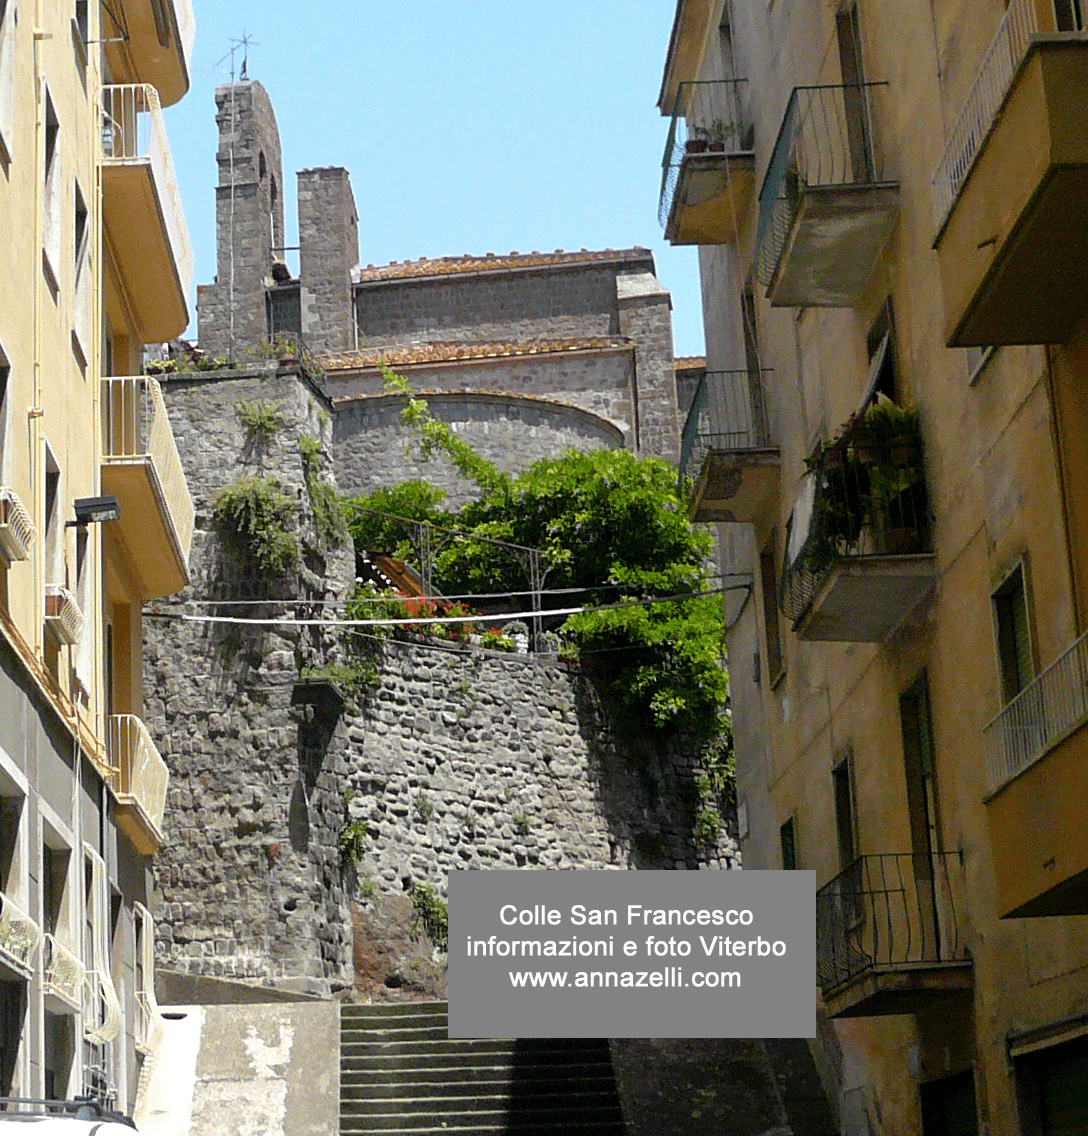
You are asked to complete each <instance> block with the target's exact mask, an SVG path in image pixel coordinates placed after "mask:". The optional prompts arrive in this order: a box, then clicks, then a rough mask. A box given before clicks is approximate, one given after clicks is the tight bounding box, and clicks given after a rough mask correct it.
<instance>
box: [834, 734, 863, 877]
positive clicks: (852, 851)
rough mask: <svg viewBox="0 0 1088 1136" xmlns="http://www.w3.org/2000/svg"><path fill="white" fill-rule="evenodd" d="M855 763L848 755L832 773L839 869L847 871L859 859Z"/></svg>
mask: <svg viewBox="0 0 1088 1136" xmlns="http://www.w3.org/2000/svg"><path fill="white" fill-rule="evenodd" d="M852 765H853V761H852V759H851V757H850V754H847V755H846V756H845V757H844V758H843V759H842V761H840V762H839V764H838V765H837V766H836V767H835V768H834V769H833V770H832V771H831V784H832V789H833V792H834V796H835V830H836V834H837V836H838V844H839V867H840V868H843V869H846V868H848V867H849V866H850V865H851V864H852V863H853V862H854V861H855V860H856V859H857V858H858V841H857V827H856V823H855V819H854V777H853V770H852V768H851V766H852Z"/></svg>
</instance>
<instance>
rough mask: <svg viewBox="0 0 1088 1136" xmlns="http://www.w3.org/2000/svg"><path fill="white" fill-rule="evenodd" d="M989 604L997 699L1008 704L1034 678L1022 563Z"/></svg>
mask: <svg viewBox="0 0 1088 1136" xmlns="http://www.w3.org/2000/svg"><path fill="white" fill-rule="evenodd" d="M993 602H994V625H995V630H996V634H997V658H998V666H999V668H1000V672H1001V700H1002V702H1010V701H1011V700H1012V699H1013V698H1015V697H1016V696H1017V695H1018V694H1019V693H1020V691H1021V690H1023V689H1024V687H1025V686H1027V685H1028V683H1029V682H1031V680H1032V678H1033V677H1034V675H1035V667H1034V663H1033V660H1032V652H1031V630H1030V627H1029V624H1028V604H1027V592H1026V589H1025V587H1024V566H1023V564H1018V565H1017V566H1016V568H1015V569H1013V571H1012V572H1011V573H1010V575H1009V576H1008V578H1007V579H1006V580H1005V582H1004V583H1003V584H1002V585H1001V587H1000V588H998V590H997V591H996V592H995V593H994V597H993Z"/></svg>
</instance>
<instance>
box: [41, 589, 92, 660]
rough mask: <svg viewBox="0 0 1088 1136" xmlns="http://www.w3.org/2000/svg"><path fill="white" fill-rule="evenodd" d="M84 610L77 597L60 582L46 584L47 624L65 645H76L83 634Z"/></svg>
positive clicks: (54, 635)
mask: <svg viewBox="0 0 1088 1136" xmlns="http://www.w3.org/2000/svg"><path fill="white" fill-rule="evenodd" d="M83 624H84V619H83V612H82V611H80V608H79V604H78V603H77V602H76V597H75V596H73V595H72V593H71V592H70V591H68V589H67V588H62V587H61V586H60V584H46V585H45V626H46V630H48V631H49V633H50V634H51V635H52V636H53V638H54V639H55V640H56V641H57V642H58V643H60V644H61V645H62V646H65V647H74V646H75V645H76V643H78V642H79V637H80V635H82V634H83Z"/></svg>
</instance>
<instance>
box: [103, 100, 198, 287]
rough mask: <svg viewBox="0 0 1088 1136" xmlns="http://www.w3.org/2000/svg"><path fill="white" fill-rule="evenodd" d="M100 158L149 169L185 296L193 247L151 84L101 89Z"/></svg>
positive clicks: (115, 163)
mask: <svg viewBox="0 0 1088 1136" xmlns="http://www.w3.org/2000/svg"><path fill="white" fill-rule="evenodd" d="M102 160H103V161H104V162H105V163H106V165H108V166H110V165H143V164H149V165H150V166H151V173H152V177H153V178H154V182H155V188H156V189H157V191H158V195H159V208H160V209H161V210H162V218H163V223H164V224H165V225H166V233H167V237H168V238H169V241H170V248H171V250H172V251H173V254H174V263H175V264H176V265H177V270H178V280H179V281H180V283H181V288H182V291H183V293H184V294H185V296H186V298H188V296H189V293H190V292H191V291H192V287H193V246H192V244H191V243H190V241H189V228H188V226H187V225H186V223H185V210H184V208H183V206H182V204H181V190H180V189H179V187H178V179H177V174H176V172H175V170H174V159H173V157H172V156H171V153H170V142H169V140H168V138H167V136H166V126H165V124H164V123H163V118H162V107H161V105H160V103H159V93H158V91H156V90H155V88H154V87H153V86H151V84H150V83H122V84H114V85H110V86H105V87H103V88H102Z"/></svg>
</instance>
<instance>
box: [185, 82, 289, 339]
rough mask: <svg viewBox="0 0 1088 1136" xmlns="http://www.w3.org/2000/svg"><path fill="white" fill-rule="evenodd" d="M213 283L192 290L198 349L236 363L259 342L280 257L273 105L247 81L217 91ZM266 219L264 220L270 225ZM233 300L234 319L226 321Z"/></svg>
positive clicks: (276, 131) (257, 86) (280, 199)
mask: <svg viewBox="0 0 1088 1136" xmlns="http://www.w3.org/2000/svg"><path fill="white" fill-rule="evenodd" d="M215 106H216V116H215V121H216V125H217V126H218V128H219V149H218V152H217V153H216V160H217V162H218V165H219V184H218V186H217V187H216V191H215V227H216V248H217V252H218V257H217V261H216V278H215V282H214V283H212V284H202V285H200V286H199V287H198V288H197V307H198V308H199V313H200V346H201V348H203V350H205V351H206V352H207V353H208V354H209V355H213V356H214V355H224V356H225V355H233V356H234V357H238V356H239V355H242V354H243V352H244V351H245V350H246V349H252V348H254V347H255V346H256V345H258V344H260V343H262V342H264V339H265V336H266V332H267V318H266V315H265V284H266V282H267V280H268V278H269V274H270V273H271V271H272V260H273V257H274V256H275V257H276V258H281V257H282V256H283V253H282V251H276V252H275V253H273V248H276V249H277V250H282V246H283V244H284V237H283V163H282V160H281V157H280V136H279V129H278V127H277V125H276V113H275V111H274V110H273V108H272V100H271V99H270V98H269V97H268V92H267V91H266V90H265V89H264V87H263V86H262V85H261V84H260V83H258V82H256V81H253V80H246V81H243V82H240V83H226V84H224V85H223V86H221V87H217V88H216V92H215ZM270 219H271V221H270ZM232 301H233V308H234V318H233V324H232V320H231V305H232Z"/></svg>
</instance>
